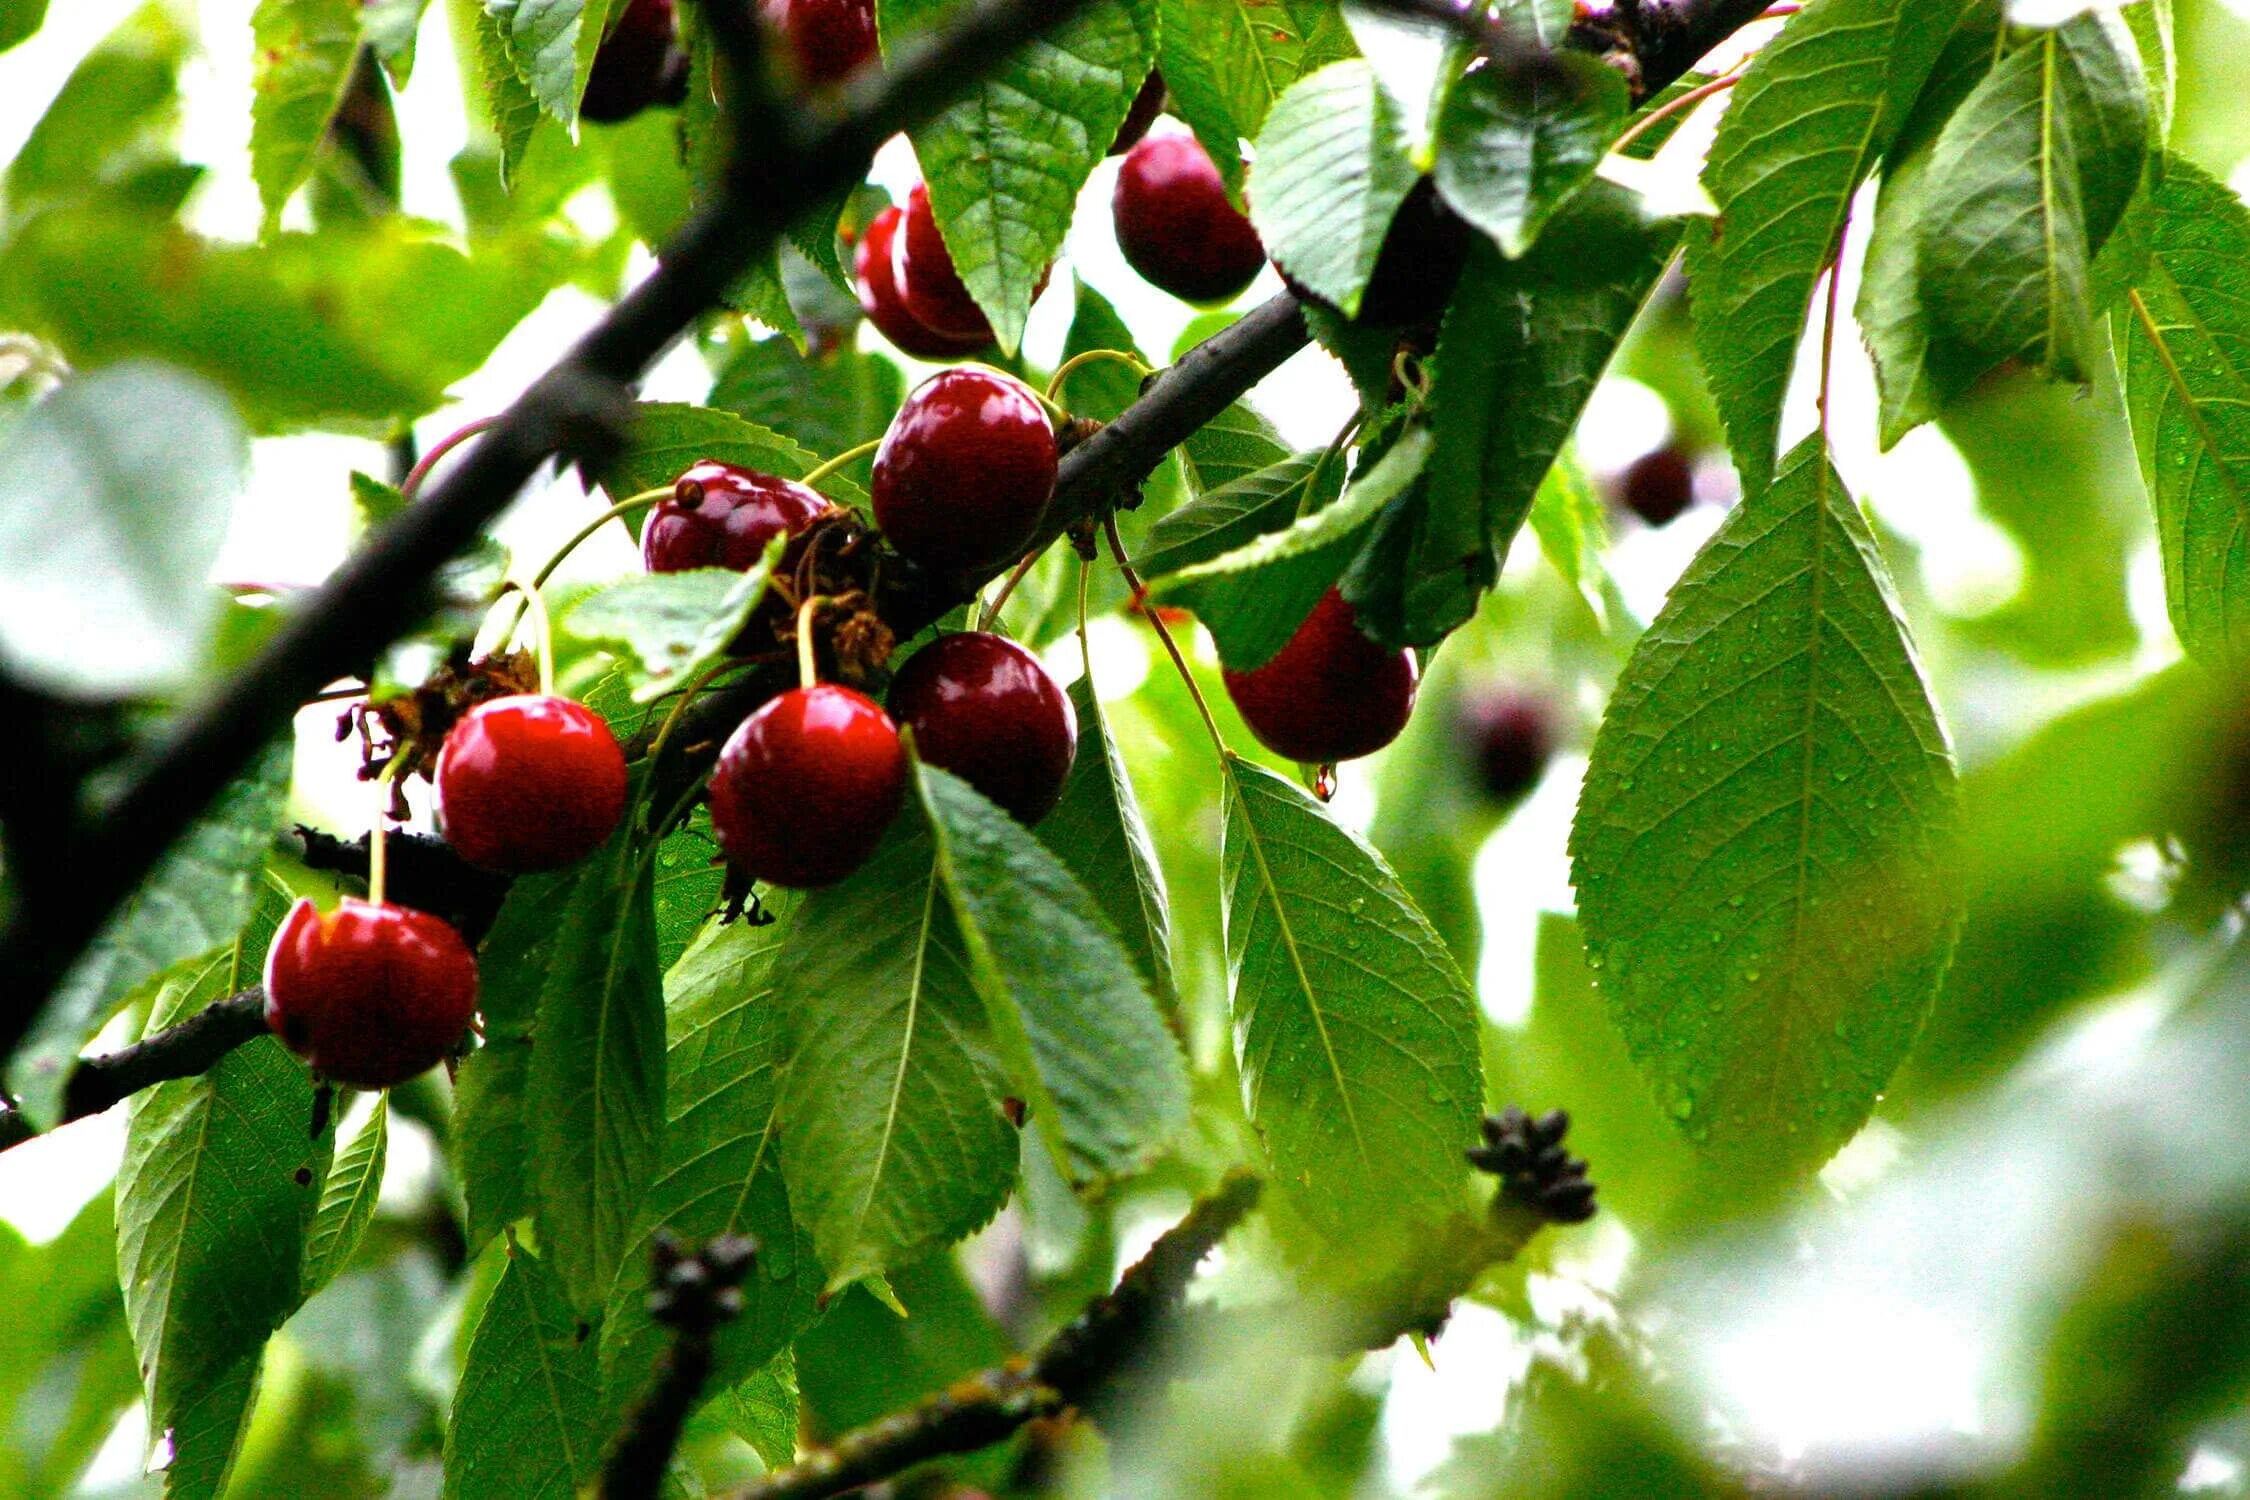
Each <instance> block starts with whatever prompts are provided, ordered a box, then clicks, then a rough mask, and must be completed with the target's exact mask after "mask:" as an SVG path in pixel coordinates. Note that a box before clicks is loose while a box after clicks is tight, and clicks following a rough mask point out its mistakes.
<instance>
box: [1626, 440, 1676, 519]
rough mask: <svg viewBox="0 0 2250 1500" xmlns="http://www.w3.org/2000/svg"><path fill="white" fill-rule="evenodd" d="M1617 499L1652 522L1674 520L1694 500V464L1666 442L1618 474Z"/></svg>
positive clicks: (1642, 517)
mask: <svg viewBox="0 0 2250 1500" xmlns="http://www.w3.org/2000/svg"><path fill="white" fill-rule="evenodd" d="M1617 499H1618V502H1619V503H1620V504H1622V505H1623V506H1624V507H1625V508H1626V509H1627V510H1629V511H1631V512H1632V513H1633V514H1634V515H1636V516H1639V517H1640V518H1641V519H1642V520H1643V521H1645V522H1646V523H1648V524H1649V525H1651V526H1663V525H1666V524H1668V523H1669V522H1672V521H1676V520H1678V519H1679V517H1680V514H1681V512H1683V511H1685V510H1686V509H1687V508H1688V507H1689V506H1691V505H1693V504H1694V503H1695V466H1694V465H1693V464H1692V463H1690V462H1689V461H1688V456H1687V455H1686V454H1685V453H1682V452H1681V451H1680V450H1679V449H1678V448H1676V447H1674V446H1672V445H1671V444H1669V443H1667V444H1665V445H1664V446H1663V447H1661V448H1657V449H1654V450H1653V451H1651V452H1648V453H1644V454H1642V455H1641V456H1640V457H1639V458H1636V459H1634V460H1633V461H1632V462H1631V463H1630V464H1627V465H1626V466H1625V472H1624V473H1623V474H1620V475H1619V476H1618V477H1617Z"/></svg>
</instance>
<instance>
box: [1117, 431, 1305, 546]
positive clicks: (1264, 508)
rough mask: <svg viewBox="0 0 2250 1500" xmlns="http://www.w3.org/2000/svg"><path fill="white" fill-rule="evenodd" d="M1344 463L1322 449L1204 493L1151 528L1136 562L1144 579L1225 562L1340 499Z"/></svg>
mask: <svg viewBox="0 0 2250 1500" xmlns="http://www.w3.org/2000/svg"><path fill="white" fill-rule="evenodd" d="M1343 483H1344V459H1343V457H1342V455H1340V454H1331V453H1329V452H1327V451H1326V450H1324V449H1317V448H1315V449H1308V450H1307V451H1305V452H1303V453H1292V454H1291V455H1289V456H1288V457H1287V458H1285V459H1282V460H1281V461H1280V462H1279V463H1274V464H1268V465H1267V466H1266V467H1265V468H1262V469H1259V470H1257V471H1255V472H1254V473H1250V474H1245V475H1243V476H1242V477H1241V478H1240V479H1234V480H1229V481H1228V482H1227V483H1225V484H1223V485H1220V486H1219V487H1218V488H1216V489H1212V490H1208V491H1206V492H1205V493H1204V496H1203V498H1202V499H1200V500H1195V501H1191V502H1189V503H1188V504H1186V505H1183V506H1181V507H1180V508H1179V509H1178V510H1176V511H1173V512H1172V513H1171V514H1170V515H1168V516H1166V517H1164V518H1163V519H1162V520H1160V521H1158V522H1157V523H1156V524H1155V525H1154V526H1151V527H1150V528H1149V531H1148V538H1147V540H1146V541H1144V542H1143V543H1142V544H1141V546H1140V548H1139V550H1138V552H1137V553H1136V554H1135V556H1134V559H1133V561H1134V564H1135V566H1136V567H1137V568H1138V569H1139V571H1140V573H1141V576H1143V577H1144V578H1161V577H1164V576H1165V575H1167V574H1170V573H1177V572H1180V571H1182V570H1183V569H1186V568H1192V567H1195V566H1196V565H1197V564H1199V563H1207V562H1210V561H1212V560H1213V559H1215V558H1219V557H1224V556H1225V555H1226V554H1227V553H1229V552H1232V551H1234V550H1235V549H1237V548H1239V547H1245V546H1248V545H1249V544H1250V543H1251V542H1254V541H1256V540H1257V539H1258V538H1259V537H1262V536H1264V535H1266V534H1267V533H1268V532H1272V531H1279V530H1280V529H1281V528H1282V527H1284V526H1287V525H1289V524H1290V523H1291V522H1292V521H1295V520H1296V519H1297V517H1298V516H1300V515H1311V514H1313V513H1314V512H1316V511H1321V510H1325V509H1327V508H1328V507H1329V506H1330V505H1332V504H1334V503H1335V501H1336V497H1337V496H1338V495H1339V494H1340V493H1342V490H1343Z"/></svg>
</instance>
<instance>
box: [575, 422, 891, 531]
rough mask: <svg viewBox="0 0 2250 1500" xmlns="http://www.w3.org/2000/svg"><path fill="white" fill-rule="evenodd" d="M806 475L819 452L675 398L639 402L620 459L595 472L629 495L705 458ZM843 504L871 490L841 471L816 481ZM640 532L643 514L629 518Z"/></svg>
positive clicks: (615, 493)
mask: <svg viewBox="0 0 2250 1500" xmlns="http://www.w3.org/2000/svg"><path fill="white" fill-rule="evenodd" d="M706 458H709V459H716V460H717V461H718V462H720V463H728V464H734V465H736V466H738V467H740V468H744V469H753V470H756V471H757V472H758V473H761V474H776V475H779V476H780V477H781V478H783V479H801V478H803V477H804V476H805V475H807V474H810V473H811V472H812V471H813V469H814V468H815V467H817V466H818V465H819V463H820V460H819V458H818V457H816V456H815V455H814V454H812V453H810V452H808V451H806V450H805V449H804V448H803V447H802V446H800V445H799V444H797V443H796V442H793V441H792V440H790V439H789V438H786V437H783V436H782V435H781V434H780V433H778V432H774V431H772V430H770V429H768V428H764V427H760V426H759V425H758V424H757V423H755V422H745V421H744V420H743V419H742V418H740V417H738V416H736V415H734V413H732V412H725V411H713V410H712V409H711V408H709V407H707V406H688V405H685V404H682V403H678V402H670V401H644V402H642V403H641V404H640V406H638V407H637V408H635V410H634V415H633V430H632V437H631V439H630V441H628V442H627V443H626V445H625V450H624V452H622V453H620V454H619V455H618V456H617V458H616V460H615V461H613V462H612V463H610V464H609V465H608V466H606V467H605V468H603V469H602V470H601V471H600V472H598V473H597V474H595V475H594V479H595V481H596V482H597V483H599V484H600V485H601V487H602V488H603V489H604V490H607V491H608V492H609V494H610V495H611V497H612V498H614V499H618V500H623V499H626V498H628V497H629V496H632V495H638V494H641V493H644V492H645V491H648V490H654V489H665V488H669V487H670V486H671V484H672V482H673V481H674V480H676V479H678V478H679V477H680V473H681V471H682V470H684V469H686V468H687V467H688V465H690V464H692V463H696V462H698V461H699V460H702V459H706ZM814 488H816V489H818V490H819V491H820V493H822V494H823V495H826V496H827V497H828V498H829V499H831V500H833V501H835V502H836V503H837V504H839V505H852V506H857V507H858V508H860V509H861V510H865V509H866V508H867V492H866V491H865V490H863V489H861V488H860V487H859V486H858V485H857V484H854V483H853V482H852V481H851V480H850V479H848V478H846V477H845V476H844V474H843V473H842V472H841V471H839V472H837V473H835V474H831V475H829V476H828V477H827V478H825V479H823V480H821V482H820V483H819V484H818V485H816V486H814ZM626 524H628V525H629V526H631V527H632V528H633V534H634V535H635V536H638V535H639V534H640V517H638V516H635V517H632V518H630V519H629V520H628V521H627V523H626Z"/></svg>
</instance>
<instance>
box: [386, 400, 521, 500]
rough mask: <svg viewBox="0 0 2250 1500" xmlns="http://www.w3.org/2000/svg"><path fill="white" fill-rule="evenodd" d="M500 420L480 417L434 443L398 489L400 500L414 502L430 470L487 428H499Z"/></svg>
mask: <svg viewBox="0 0 2250 1500" xmlns="http://www.w3.org/2000/svg"><path fill="white" fill-rule="evenodd" d="M500 420H501V419H500V418H499V417H497V416H493V417H479V418H477V419H476V420H475V421H474V422H470V423H467V424H466V425H464V426H462V427H459V428H457V429H455V430H454V431H452V432H450V433H448V434H446V435H445V436H444V437H442V438H439V439H438V440H437V441H436V442H435V443H432V444H431V445H430V451H429V452H427V453H425V454H423V455H422V458H421V461H420V462H419V463H417V464H415V465H414V467H413V468H412V469H409V470H408V471H407V474H406V479H405V482H404V483H402V484H400V485H399V487H398V495H399V498H400V499H401V500H412V499H413V498H414V497H415V495H417V494H419V493H420V492H421V489H422V481H423V480H425V479H427V478H429V475H430V470H432V469H434V468H436V467H437V461H438V460H439V459H441V458H443V457H445V455H447V454H448V453H451V452H452V451H453V450H454V449H456V448H458V447H460V446H461V445H462V444H463V443H465V442H467V441H468V440H469V439H470V438H473V437H475V436H476V435H477V434H478V433H480V432H482V431H484V430H485V429H486V428H488V427H497V426H499V425H500Z"/></svg>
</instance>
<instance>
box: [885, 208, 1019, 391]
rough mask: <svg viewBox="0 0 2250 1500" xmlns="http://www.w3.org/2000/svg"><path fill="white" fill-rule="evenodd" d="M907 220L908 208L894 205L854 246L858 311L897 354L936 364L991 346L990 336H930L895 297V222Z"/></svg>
mask: <svg viewBox="0 0 2250 1500" xmlns="http://www.w3.org/2000/svg"><path fill="white" fill-rule="evenodd" d="M905 216H906V210H905V209H903V208H900V207H898V206H897V205H895V204H894V205H892V206H891V207H889V208H886V209H884V210H883V211H882V212H881V213H879V214H877V215H876V216H875V217H874V218H873V219H872V220H871V221H870V222H869V223H868V226H867V229H866V231H865V232H864V233H863V234H862V235H861V236H860V240H859V246H858V248H857V249H856V250H854V251H853V252H852V270H853V272H854V273H855V275H856V279H857V281H858V283H859V305H860V308H861V310H862V311H864V312H865V313H866V314H867V321H868V322H870V323H873V324H874V325H875V329H876V331H877V332H878V333H880V334H882V335H883V337H884V338H887V339H889V340H890V341H891V343H892V344H893V345H895V346H896V347H897V349H898V351H899V352H900V353H901V354H911V355H913V356H914V357H915V358H916V359H932V360H935V359H959V358H960V357H961V356H962V355H964V354H974V353H976V352H977V351H978V350H979V349H982V348H983V347H984V346H985V345H987V344H989V343H991V342H992V340H991V338H990V337H989V336H980V337H976V338H949V337H948V336H946V335H945V334H942V333H933V332H932V331H931V330H930V329H929V328H927V327H926V326H924V325H923V324H922V323H921V322H920V321H919V320H918V319H916V318H915V316H914V314H912V313H910V312H908V311H907V310H906V299H905V298H903V297H901V296H900V295H899V290H898V263H897V261H896V259H895V258H894V255H895V252H894V251H893V249H892V244H893V241H894V239H895V238H896V236H897V234H898V225H899V220H901V219H902V218H904V217H905Z"/></svg>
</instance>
